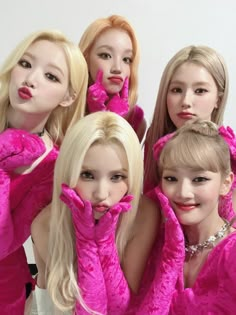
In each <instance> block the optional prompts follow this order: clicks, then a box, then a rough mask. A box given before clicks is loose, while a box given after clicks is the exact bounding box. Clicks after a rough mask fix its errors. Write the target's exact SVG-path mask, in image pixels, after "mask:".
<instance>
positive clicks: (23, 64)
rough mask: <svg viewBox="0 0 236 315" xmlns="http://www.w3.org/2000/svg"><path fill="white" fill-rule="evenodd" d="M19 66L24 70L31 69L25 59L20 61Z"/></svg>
mask: <svg viewBox="0 0 236 315" xmlns="http://www.w3.org/2000/svg"><path fill="white" fill-rule="evenodd" d="M18 65H20V66H21V67H22V68H31V64H30V63H29V62H28V61H27V60H25V59H20V60H19V61H18Z"/></svg>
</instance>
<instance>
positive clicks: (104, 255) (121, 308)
mask: <svg viewBox="0 0 236 315" xmlns="http://www.w3.org/2000/svg"><path fill="white" fill-rule="evenodd" d="M132 199H133V196H131V195H127V196H125V197H124V198H122V199H121V201H120V202H119V203H118V204H116V205H114V206H113V207H111V208H110V209H109V211H108V212H107V213H106V214H105V215H103V216H102V217H101V219H100V220H99V222H98V224H97V225H96V227H95V231H96V233H95V239H96V243H97V244H98V253H99V257H100V261H101V266H102V270H103V274H104V280H105V285H106V291H107V300H108V301H107V312H108V314H113V315H121V314H125V311H126V309H127V307H128V304H129V301H130V289H129V286H128V284H127V281H126V279H125V276H124V274H123V271H122V269H121V266H120V260H119V256H118V251H117V248H116V244H115V234H116V227H117V222H118V219H119V215H120V214H121V213H123V212H127V211H128V210H130V208H131V203H130V202H131V200H132Z"/></svg>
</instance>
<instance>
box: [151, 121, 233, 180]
mask: <svg viewBox="0 0 236 315" xmlns="http://www.w3.org/2000/svg"><path fill="white" fill-rule="evenodd" d="M157 167H158V173H159V176H161V174H162V172H163V169H164V168H166V167H168V168H177V167H183V168H190V169H194V170H207V171H211V172H214V173H218V172H219V173H221V175H222V177H223V178H225V177H226V176H227V175H229V173H230V172H231V163H230V151H229V147H228V144H227V143H226V142H225V140H224V139H223V138H222V136H221V135H220V134H219V132H218V126H217V125H216V124H214V123H213V122H211V121H206V120H196V121H194V122H192V123H190V122H188V123H186V124H185V125H184V126H182V127H181V128H179V129H178V130H177V131H176V133H175V135H174V136H173V137H172V138H171V139H170V140H169V141H168V142H167V143H166V144H165V146H164V148H163V150H162V152H161V154H160V157H159V160H158V165H157Z"/></svg>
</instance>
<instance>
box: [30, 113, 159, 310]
mask: <svg viewBox="0 0 236 315" xmlns="http://www.w3.org/2000/svg"><path fill="white" fill-rule="evenodd" d="M85 127H86V132H85ZM78 139H80V141H79V142H78ZM142 167H143V166H142V153H141V146H140V143H139V141H138V138H137V136H136V134H135V132H134V131H133V129H132V128H131V127H130V125H129V124H128V123H127V122H126V121H125V120H124V119H123V118H122V117H120V116H118V115H116V114H114V113H111V112H105V113H104V112H97V113H93V114H90V115H88V116H86V117H84V118H83V119H81V120H80V121H79V122H78V123H77V124H76V125H75V126H74V127H73V128H71V130H70V131H69V132H68V133H67V135H66V137H65V139H64V141H63V144H62V146H61V149H60V153H59V157H58V160H57V163H56V168H55V176H54V183H55V186H54V193H53V201H52V206H51V209H50V211H49V212H48V217H50V222H51V224H50V239H49V245H48V246H49V250H48V253H43V251H42V250H40V249H45V247H46V246H47V244H48V241H43V240H42V239H40V238H39V237H37V234H38V231H39V230H40V229H41V228H42V227H43V226H44V227H45V225H44V224H43V223H42V222H43V219H41V222H40V221H39V219H38V221H35V222H34V226H33V237H34V241H35V245H36V247H37V248H38V251H39V253H40V254H41V257H42V258H43V260H44V262H45V261H47V264H48V283H47V287H48V290H49V292H50V294H51V297H52V300H53V302H54V303H55V305H56V306H57V307H58V308H59V309H60V310H62V311H66V310H73V309H74V310H75V311H76V314H87V312H89V308H90V309H92V310H94V311H98V312H101V313H103V314H106V313H110V314H111V313H112V312H113V314H119V313H121V312H124V311H125V310H126V308H127V306H128V303H129V299H130V290H129V287H128V284H127V281H126V279H125V274H126V269H127V267H125V265H126V264H128V265H129V268H132V266H133V267H134V270H136V272H137V269H136V268H135V264H136V263H135V262H134V261H133V260H132V259H131V254H133V255H134V252H135V249H133V250H131V251H128V250H127V248H129V247H130V248H132V246H133V245H132V244H133V242H134V239H136V241H139V237H140V236H139V232H140V230H138V227H137V226H136V227H134V228H133V226H134V225H136V224H137V223H136V222H137V221H136V220H137V219H136V215H137V207H138V204H139V197H140V194H141V187H142V173H143V172H142ZM137 170H138V171H137ZM130 195H132V197H131V196H130ZM142 203H144V201H142ZM146 205H148V203H146ZM151 205H153V204H151ZM152 209H153V212H154V211H155V210H156V209H155V208H152ZM128 210H130V211H128ZM147 211H148V212H149V213H152V212H150V205H149V208H148V209H147ZM138 216H139V219H138V221H139V220H140V221H141V217H143V214H138ZM44 218H45V216H44ZM153 218H154V216H152V218H151V220H153ZM45 221H46V220H45ZM45 221H44V222H45ZM40 223H41V224H40ZM146 224H147V223H146V222H145V221H144V222H143V225H144V226H146ZM156 224H157V223H156V222H154V224H153V225H151V226H150V229H153V230H154V229H155V227H156ZM47 228H48V229H49V226H47ZM139 228H140V227H139ZM152 233H153V231H152ZM147 234H149V233H147ZM47 235H48V233H47ZM143 242H144V241H143V240H142V242H140V251H141V252H142V253H144V252H143V246H144V245H143ZM42 243H43V244H42ZM146 245H147V244H146ZM148 246H149V247H150V245H148ZM148 246H144V247H145V251H148V252H149V251H150V248H149V249H148V248H147V247H148ZM126 253H129V254H126ZM144 254H145V256H148V254H147V252H145V253H144ZM43 255H45V256H48V257H45V256H44V257H43ZM108 257H109V259H108ZM145 259H147V258H145ZM144 264H145V262H144ZM137 265H139V263H137ZM121 268H123V270H122V269H121ZM139 268H140V267H139ZM136 275H137V277H138V278H140V275H138V274H137V273H136ZM131 278H132V277H131ZM138 281H140V279H136V282H135V283H132V281H130V278H129V277H128V282H130V287H131V290H132V289H134V290H135V285H137V282H138ZM86 310H87V311H86Z"/></svg>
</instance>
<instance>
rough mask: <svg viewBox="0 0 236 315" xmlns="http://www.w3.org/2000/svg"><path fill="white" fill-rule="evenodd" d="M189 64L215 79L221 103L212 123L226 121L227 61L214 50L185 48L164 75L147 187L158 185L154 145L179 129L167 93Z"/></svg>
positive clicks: (148, 146) (149, 146)
mask: <svg viewBox="0 0 236 315" xmlns="http://www.w3.org/2000/svg"><path fill="white" fill-rule="evenodd" d="M186 62H189V63H194V64H196V65H199V66H202V67H204V68H205V69H206V70H207V71H208V72H209V73H210V74H211V76H212V77H213V79H214V81H215V83H216V86H217V89H218V96H219V101H218V108H216V109H214V111H213V112H212V116H211V121H213V122H214V123H216V124H217V125H221V124H222V122H223V115H224V111H225V106H226V101H227V97H228V89H229V77H228V71H227V67H226V64H225V62H224V59H223V58H222V56H221V55H220V54H218V53H217V52H216V51H215V50H214V49H212V48H210V47H207V46H188V47H185V48H183V49H181V50H180V51H179V52H177V54H175V55H174V56H173V57H172V58H171V60H170V61H169V62H168V64H167V65H166V67H165V70H164V72H163V74H162V78H161V82H160V86H159V91H158V95H157V100H156V105H155V109H154V114H153V118H152V122H151V125H150V127H149V130H148V133H147V136H146V149H145V150H146V152H145V175H144V176H145V177H144V179H145V185H146V183H150V184H152V185H153V186H155V185H156V183H157V178H156V175H155V172H154V168H155V166H154V165H153V154H152V147H153V145H154V143H155V142H156V141H157V140H158V139H159V138H161V137H163V136H164V135H166V134H168V133H171V132H173V131H175V130H176V127H175V125H174V124H173V122H172V121H171V119H170V116H169V114H168V110H167V92H168V88H169V85H170V82H171V79H172V77H173V75H174V73H175V72H176V70H177V69H178V68H179V67H180V66H181V65H182V64H184V63H186Z"/></svg>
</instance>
